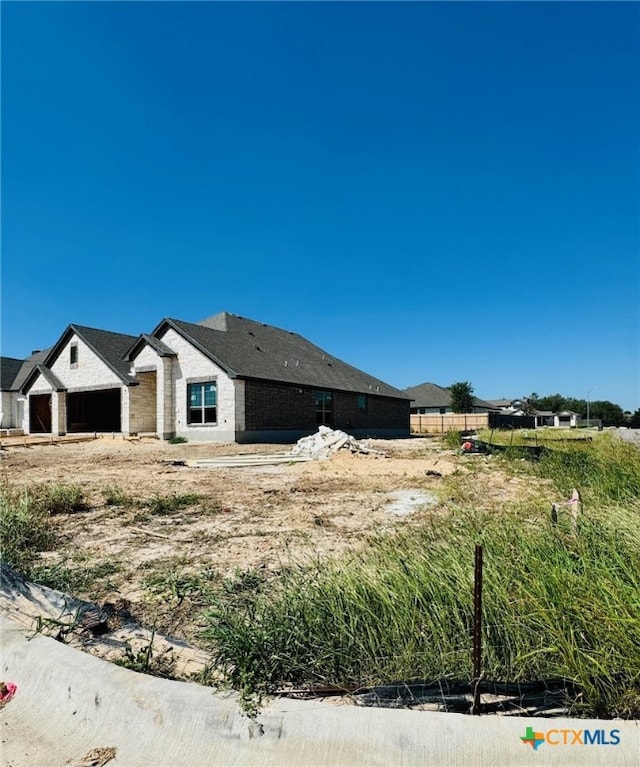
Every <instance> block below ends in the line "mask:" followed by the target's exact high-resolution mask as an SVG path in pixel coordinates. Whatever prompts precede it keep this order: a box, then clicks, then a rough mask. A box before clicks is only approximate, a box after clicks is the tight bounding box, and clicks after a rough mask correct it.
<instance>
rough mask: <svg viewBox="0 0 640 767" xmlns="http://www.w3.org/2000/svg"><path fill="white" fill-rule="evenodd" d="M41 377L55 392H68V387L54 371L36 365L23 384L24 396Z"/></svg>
mask: <svg viewBox="0 0 640 767" xmlns="http://www.w3.org/2000/svg"><path fill="white" fill-rule="evenodd" d="M39 375H41V376H42V377H43V378H44V379H45V381H47V382H48V383H49V384H50V385H51V388H52V389H53V390H54V391H66V386H65V385H64V384H63V383H62V381H61V380H60V379H59V378H58V377H57V376H56V375H55V374H54V373H53V371H51V370H49V368H47V367H45V366H44V365H34V367H33V368H32V369H31V372H30V373H29V375H28V376H27V377H26V379H25V381H24V383H23V384H22V387H21V389H22V393H23V394H26V393H27V392H28V391H29V389H30V388H31V387H32V386H33V384H34V382H35V380H36V379H37V377H38V376H39Z"/></svg>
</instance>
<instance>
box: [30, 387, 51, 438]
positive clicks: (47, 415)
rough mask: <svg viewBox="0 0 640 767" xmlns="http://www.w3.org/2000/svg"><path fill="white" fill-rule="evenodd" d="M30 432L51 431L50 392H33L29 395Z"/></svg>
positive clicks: (42, 432) (48, 432)
mask: <svg viewBox="0 0 640 767" xmlns="http://www.w3.org/2000/svg"><path fill="white" fill-rule="evenodd" d="M29 433H30V434H50V433H51V395H50V394H33V395H32V396H31V397H29Z"/></svg>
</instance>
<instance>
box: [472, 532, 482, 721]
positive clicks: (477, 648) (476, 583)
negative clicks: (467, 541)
mask: <svg viewBox="0 0 640 767" xmlns="http://www.w3.org/2000/svg"><path fill="white" fill-rule="evenodd" d="M481 673H482V546H480V545H476V558H475V572H474V579H473V704H472V706H471V713H472V714H479V713H480V675H481Z"/></svg>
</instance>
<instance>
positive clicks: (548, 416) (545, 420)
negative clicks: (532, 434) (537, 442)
mask: <svg viewBox="0 0 640 767" xmlns="http://www.w3.org/2000/svg"><path fill="white" fill-rule="evenodd" d="M533 415H534V417H535V419H536V427H538V426H555V414H554V412H553V410H536V411H534V414H533Z"/></svg>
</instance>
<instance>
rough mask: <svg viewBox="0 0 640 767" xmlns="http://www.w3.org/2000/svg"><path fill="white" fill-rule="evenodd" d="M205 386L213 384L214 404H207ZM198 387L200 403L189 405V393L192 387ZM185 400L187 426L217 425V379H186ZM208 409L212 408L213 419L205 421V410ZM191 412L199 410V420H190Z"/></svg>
mask: <svg viewBox="0 0 640 767" xmlns="http://www.w3.org/2000/svg"><path fill="white" fill-rule="evenodd" d="M207 386H213V387H214V399H215V404H214V405H207V402H206V391H205V387H207ZM195 388H199V389H200V398H201V403H202V404H200V405H198V406H196V407H193V406H192V405H191V394H192V391H193V389H195ZM186 401H187V426H189V427H191V426H193V427H203V426H204V427H208V426H217V425H218V381H217V380H216V379H215V378H206V379H196V380H191V379H190V380H188V381H187V391H186ZM208 410H214V420H212V421H207V420H206V418H207V411H208ZM193 412H200V414H201V416H202V420H201V421H194V420H192V418H193V416H192V413H193Z"/></svg>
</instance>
